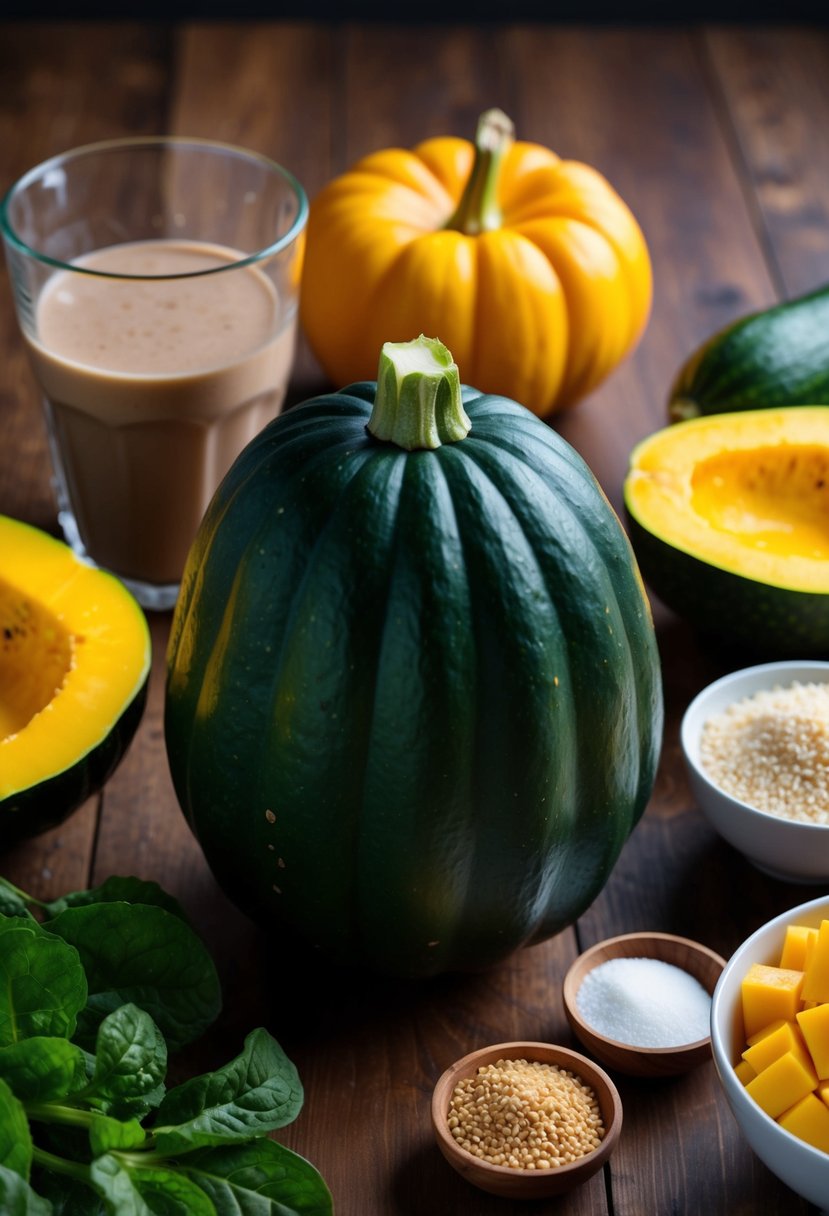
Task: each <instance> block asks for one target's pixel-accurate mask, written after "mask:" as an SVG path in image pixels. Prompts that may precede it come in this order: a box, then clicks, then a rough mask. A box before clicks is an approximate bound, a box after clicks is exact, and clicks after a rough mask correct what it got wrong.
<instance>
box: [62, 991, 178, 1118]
mask: <svg viewBox="0 0 829 1216" xmlns="http://www.w3.org/2000/svg"><path fill="white" fill-rule="evenodd" d="M166 1071H167V1044H166V1043H165V1042H164V1038H163V1036H162V1034H161V1031H160V1030H159V1029H158V1027H157V1026H156V1024H155V1022H154V1021H153V1020H152V1018H151V1017H150V1015H149V1014H148V1013H145V1012H144V1010H143V1009H139V1008H138V1006H137V1005H132V1004H128V1005H122V1006H121V1007H120V1009H116V1010H115V1011H114V1012H113V1013H110V1014H109V1015H108V1016H107V1017H105V1018H104V1020H103V1021H102V1022H101V1024H100V1026H99V1027H98V1035H97V1039H96V1043H95V1071H94V1073H93V1075H92V1080H91V1081H90V1082H89V1084H88V1085H87V1086H86V1087H85V1088H84V1089H83V1090H82V1092H81V1093H80V1094H79V1095H78V1096H79V1097H82V1098H83V1099H84V1101H86V1102H87V1103H88V1104H89V1105H90V1106H93V1107H96V1108H97V1109H99V1110H101V1111H103V1112H104V1113H105V1114H111V1115H115V1116H116V1117H122V1116H123V1117H126V1116H129V1115H144V1114H146V1112H147V1111H148V1110H150V1109H151V1108H152V1107H153V1106H155V1105H157V1100H160V1097H161V1094H163V1090H159V1086H160V1085H161V1083H162V1082H163V1080H164V1076H165V1073H166Z"/></svg>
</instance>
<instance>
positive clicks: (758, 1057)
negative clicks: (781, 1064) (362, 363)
mask: <svg viewBox="0 0 829 1216" xmlns="http://www.w3.org/2000/svg"><path fill="white" fill-rule="evenodd" d="M826 1008H827V1009H829V1006H826ZM797 1016H798V1018H799V1017H800V1014H798V1015H797ZM787 1051H791V1052H794V1054H795V1055H796V1056H797V1057H798V1059H800V1060H802V1061H803V1063H804V1064H806V1065H807V1066H808V1065H810V1064H811V1063H812V1061H811V1059H810V1057H809V1053H808V1052H807V1050H806V1043H805V1041H804V1039H803V1037H802V1035H801V1033H800V1030H799V1029H798V1025H797V1023H796V1022H781V1023H780V1025H779V1026H778V1028H777V1029H776V1030H772V1031H771V1033H770V1034H766V1035H763V1036H762V1037H761V1038H759V1039H758V1040H757V1042H756V1043H755V1044H754V1045H753V1046H751V1047H748V1048H747V1049H746V1050H745V1051H744V1052H743V1059H744V1060H746V1061H747V1062H748V1063H749V1064H750V1065H751V1067H752V1068H753V1069H754V1071H755V1072H762V1071H763V1069H764V1068H768V1066H769V1065H770V1064H773V1063H774V1061H775V1060H779V1059H780V1057H781V1056H783V1055H785V1054H786V1052H787ZM818 1076H820V1073H818Z"/></svg>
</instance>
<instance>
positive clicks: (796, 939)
mask: <svg viewBox="0 0 829 1216" xmlns="http://www.w3.org/2000/svg"><path fill="white" fill-rule="evenodd" d="M816 938H817V929H810V928H809V927H808V926H807V925H787V926H786V938H785V941H784V942H783V949H782V951H781V954H780V962H779V964H778V966H780V967H787V968H789V969H791V970H794V971H805V970H806V961H807V959H808V957H809V953H810V949H811V947H812V946H814V943H815V940H816Z"/></svg>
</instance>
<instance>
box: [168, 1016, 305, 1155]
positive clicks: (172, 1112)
mask: <svg viewBox="0 0 829 1216" xmlns="http://www.w3.org/2000/svg"><path fill="white" fill-rule="evenodd" d="M302 1098H303V1093H302V1085H301V1084H300V1080H299V1076H298V1074H297V1070H296V1068H295V1067H294V1065H293V1064H292V1063H291V1061H290V1060H289V1059H288V1057H287V1056H286V1055H285V1053H284V1051H283V1050H282V1048H281V1047H280V1046H279V1044H278V1043H277V1041H276V1039H274V1038H272V1037H271V1036H270V1035H269V1034H268V1032H267V1030H263V1029H261V1028H260V1029H259V1030H254V1031H253V1032H252V1033H251V1034H249V1035H248V1036H247V1038H246V1039H245V1046H244V1049H243V1051H242V1052H241V1054H240V1055H238V1056H237V1057H236V1059H235V1060H231V1062H230V1063H229V1064H225V1066H224V1067H223V1068H220V1069H218V1070H217V1071H216V1072H209V1073H206V1074H205V1075H204V1076H202V1077H194V1078H193V1079H192V1080H190V1081H185V1082H184V1084H183V1085H179V1086H178V1087H177V1088H176V1089H172V1090H170V1092H169V1093H168V1094H167V1096H166V1098H165V1099H164V1101H163V1102H162V1103H161V1106H160V1107H159V1110H158V1117H157V1119H156V1123H155V1126H154V1127H153V1133H154V1135H155V1139H156V1144H157V1147H158V1149H159V1150H160V1151H162V1152H165V1153H180V1152H186V1151H187V1150H188V1149H191V1148H200V1147H202V1146H204V1145H209V1144H228V1143H231V1142H233V1141H235V1140H249V1139H250V1138H251V1136H261V1135H264V1134H265V1133H266V1132H269V1131H273V1130H274V1129H275V1128H277V1127H284V1126H285V1124H286V1123H290V1122H291V1120H292V1119H295V1118H296V1116H297V1115H298V1114H299V1111H300V1108H301V1106H302Z"/></svg>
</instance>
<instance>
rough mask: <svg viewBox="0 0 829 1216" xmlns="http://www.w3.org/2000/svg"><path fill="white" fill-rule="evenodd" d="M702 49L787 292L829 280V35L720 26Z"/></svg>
mask: <svg viewBox="0 0 829 1216" xmlns="http://www.w3.org/2000/svg"><path fill="white" fill-rule="evenodd" d="M704 46H705V50H706V53H707V54H708V55H709V56H710V62H711V66H712V72H713V73H714V74H715V77H716V83H717V87H718V89H719V91H720V94H721V97H722V99H723V105H724V108H725V109H726V111H727V116H728V121H729V123H730V125H731V128H732V131H733V140H734V144H735V148H736V150H737V154H738V156H739V157H740V158H741V160H742V163H743V165H744V167H745V172H746V175H747V179H748V181H749V182H750V184H751V188H752V190H753V192H754V197H755V199H756V202H755V222H756V224H757V227H758V230H759V231H760V233H761V236H762V239H763V241H764V243H765V244H766V246H767V247H768V250H769V257H770V259H771V262H772V265H773V266H774V268H775V271H776V274H777V277H778V280H779V289H780V293H781V295H783V296H787V297H790V296H797V295H801V294H803V293H804V292H807V291H812V290H813V289H814V288H816V287H820V286H823V285H824V284H825V283H827V282H829V199H827V196H826V182H827V179H828V178H829V129H827V124H826V109H827V104H829V83H828V82H829V32H827V30H826V28H825V26H812V27H810V26H802V27H796V28H784V29H780V28H779V27H777V26H767V27H763V26H760V27H758V26H745V27H740V28H727V27H726V28H722V27H715V28H712V29H709V30H706V31H705V34H704Z"/></svg>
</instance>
